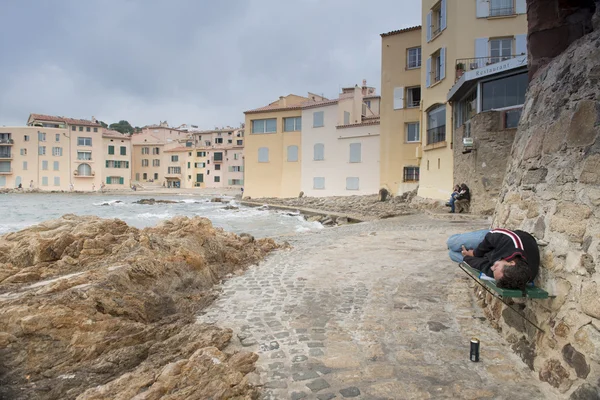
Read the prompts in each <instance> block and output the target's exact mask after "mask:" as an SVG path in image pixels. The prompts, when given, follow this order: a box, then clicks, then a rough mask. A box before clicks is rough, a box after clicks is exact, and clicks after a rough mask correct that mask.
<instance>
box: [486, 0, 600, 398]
mask: <svg viewBox="0 0 600 400" xmlns="http://www.w3.org/2000/svg"><path fill="white" fill-rule="evenodd" d="M538 3H539V4H538V5H537V6H536V8H535V9H534V11H536V12H541V11H542V7H545V3H544V4H541V2H538ZM565 3H566V2H565ZM548 8H549V9H551V7H548ZM550 11H551V10H550ZM550 11H548V12H550ZM599 13H600V9H599V10H598V11H597V16H598V18H595V21H599V20H600V15H599ZM534 22H535V21H534ZM538 22H539V21H538ZM531 24H532V20H531V19H530V26H531ZM533 25H535V26H537V25H536V23H533ZM580 36H581V35H580ZM599 185H600V24H598V23H596V25H595V26H594V32H592V33H590V34H588V35H586V36H583V37H581V38H580V39H578V40H577V41H575V42H574V43H572V44H571V45H570V46H569V47H568V48H567V49H566V50H565V51H564V52H563V53H562V54H561V55H560V56H558V57H556V58H555V59H554V60H552V61H551V62H550V63H549V64H548V65H547V66H545V67H543V68H542V69H539V70H538V71H537V74H536V77H535V79H534V80H532V81H531V83H530V86H529V89H528V92H527V97H526V102H525V106H524V110H523V115H522V117H521V122H520V125H519V129H518V132H517V135H516V138H515V142H514V144H513V147H512V152H511V156H510V160H509V164H508V171H507V174H506V177H505V180H504V184H503V189H502V191H501V193H500V198H499V204H498V206H497V208H496V211H495V216H494V222H493V226H500V227H507V228H511V229H518V228H520V229H524V230H527V231H529V232H532V233H533V234H534V236H535V237H536V238H537V239H538V240H540V241H541V242H542V244H543V247H542V250H541V253H542V254H541V256H542V268H541V271H540V276H539V278H538V280H537V283H538V285H539V286H541V287H543V288H545V289H546V290H548V291H549V292H550V294H552V295H555V296H556V297H555V298H552V299H548V300H535V301H531V300H529V301H522V300H517V302H518V303H522V304H520V305H519V306H520V310H521V311H522V313H523V314H525V315H526V316H527V317H528V318H530V319H533V321H534V322H536V323H537V325H539V326H540V327H541V328H542V330H543V332H541V331H537V329H535V328H533V327H532V326H531V325H530V324H528V323H525V322H524V321H523V320H522V319H520V318H514V317H508V315H509V314H510V313H504V312H503V311H502V305H500V306H498V304H497V301H496V300H492V299H489V298H488V301H487V305H488V308H487V309H486V311H487V313H488V316H490V318H492V319H494V320H495V322H496V323H497V324H498V327H499V328H501V329H502V331H503V333H504V334H505V335H506V337H507V338H508V339H509V340H510V341H511V342H512V343H513V348H514V349H515V350H517V351H518V352H519V354H521V355H522V357H523V358H524V360H525V361H526V362H527V363H528V364H529V365H530V366H531V367H532V368H533V369H534V370H535V371H536V372H537V373H538V375H539V378H540V379H541V380H543V381H546V382H548V384H550V385H552V386H553V387H555V388H557V389H558V390H560V391H561V392H563V393H565V397H567V396H568V395H569V394H571V395H572V397H571V398H578V399H580V398H600V397H599V393H600V388H599V387H598V378H599V377H600V268H598V266H599V264H598V262H599V260H600V186H599ZM544 244H545V245H544ZM592 392H595V393H596V394H595V397H593V396H590V397H582V396H584V394H585V393H592ZM586 396H587V395H586Z"/></svg>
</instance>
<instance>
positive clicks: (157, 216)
mask: <svg viewBox="0 0 600 400" xmlns="http://www.w3.org/2000/svg"><path fill="white" fill-rule="evenodd" d="M170 217H172V215H171V214H169V213H168V212H165V213H149V212H147V213H141V214H136V215H134V216H133V217H131V218H133V219H166V218H170Z"/></svg>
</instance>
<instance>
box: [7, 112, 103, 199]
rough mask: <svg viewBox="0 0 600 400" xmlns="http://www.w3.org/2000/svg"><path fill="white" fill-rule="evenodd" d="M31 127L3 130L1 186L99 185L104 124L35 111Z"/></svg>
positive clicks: (89, 187) (54, 187) (88, 187)
mask: <svg viewBox="0 0 600 400" xmlns="http://www.w3.org/2000/svg"><path fill="white" fill-rule="evenodd" d="M27 125H28V126H21V127H2V128H0V187H6V188H16V187H18V186H19V184H21V185H22V187H23V188H30V187H32V188H35V189H40V190H48V191H52V190H78V191H88V190H93V189H98V188H99V187H100V184H101V182H102V162H103V160H104V159H103V151H102V150H103V139H102V126H101V125H100V124H99V123H98V122H97V121H96V120H95V119H94V118H92V120H82V119H73V118H65V117H56V116H50V115H42V114H31V115H30V116H29V119H28V121H27Z"/></svg>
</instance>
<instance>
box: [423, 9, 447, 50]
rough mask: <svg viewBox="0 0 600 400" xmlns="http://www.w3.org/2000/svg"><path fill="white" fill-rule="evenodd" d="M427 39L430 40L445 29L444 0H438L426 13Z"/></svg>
mask: <svg viewBox="0 0 600 400" xmlns="http://www.w3.org/2000/svg"><path fill="white" fill-rule="evenodd" d="M426 25H427V41H428V42H430V41H431V40H432V39H433V38H435V37H436V36H437V35H439V34H440V32H442V31H443V30H444V29H446V0H440V1H438V2H437V3H436V4H435V5H434V6H433V7H432V8H431V11H430V12H429V13H428V14H427V20H426Z"/></svg>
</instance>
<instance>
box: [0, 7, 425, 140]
mask: <svg viewBox="0 0 600 400" xmlns="http://www.w3.org/2000/svg"><path fill="white" fill-rule="evenodd" d="M420 3H421V2H420V1H418V0H373V1H370V2H369V1H365V0H213V1H207V0H164V1H163V0H160V1H159V0H52V1H43V0H37V1H26V0H0V15H2V24H0V125H6V126H11V125H24V124H25V123H26V121H27V117H28V116H29V114H30V113H41V114H51V115H63V116H69V117H74V118H86V119H89V118H91V116H92V115H93V116H95V117H96V118H98V119H100V120H103V121H106V122H116V121H118V120H120V119H127V120H129V122H130V123H131V124H132V125H134V126H135V125H137V126H143V125H147V124H153V123H158V122H159V121H160V120H163V121H164V120H167V121H168V122H169V124H170V125H172V126H177V125H180V124H183V123H187V124H196V125H199V126H200V127H201V128H207V129H209V128H213V127H215V126H222V125H234V126H237V125H238V124H239V123H240V122H242V121H243V119H244V115H243V112H244V111H245V110H248V109H252V108H257V107H261V106H264V105H266V104H268V103H270V102H272V101H274V100H276V99H277V98H278V97H279V96H281V95H286V94H289V93H294V94H299V95H306V93H307V92H308V91H310V92H314V93H319V94H323V95H325V96H326V97H329V98H333V97H336V96H337V93H338V91H339V88H340V87H341V86H349V85H354V84H360V83H361V81H362V79H367V81H368V84H369V85H370V86H375V87H377V91H378V93H379V87H380V79H381V78H380V64H381V37H380V36H379V34H381V33H383V32H389V31H392V30H396V29H401V28H406V27H409V26H414V25H419V24H420V7H421V5H420Z"/></svg>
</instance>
